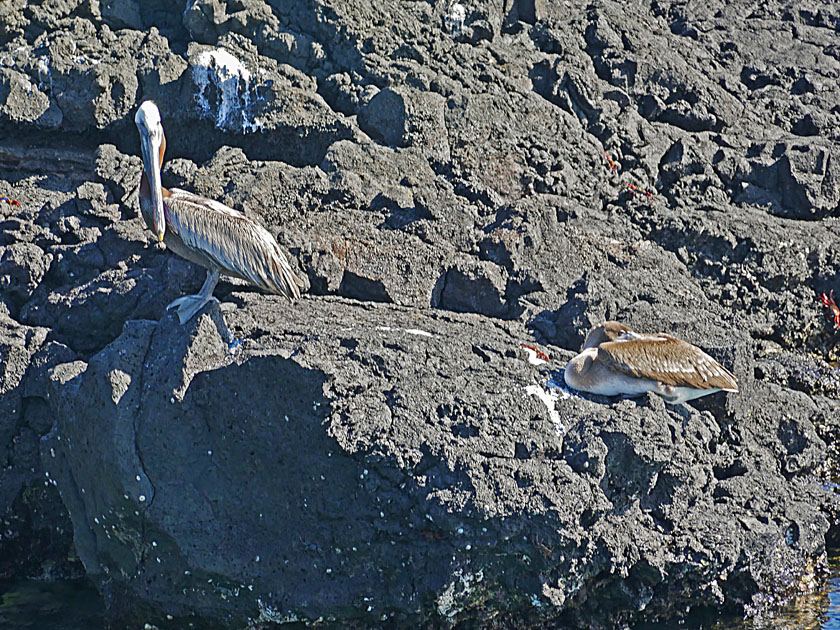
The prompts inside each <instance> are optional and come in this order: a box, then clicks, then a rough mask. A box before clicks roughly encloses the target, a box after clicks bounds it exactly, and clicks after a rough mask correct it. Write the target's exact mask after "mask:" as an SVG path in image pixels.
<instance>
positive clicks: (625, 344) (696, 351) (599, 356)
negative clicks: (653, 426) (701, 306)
mask: <svg viewBox="0 0 840 630" xmlns="http://www.w3.org/2000/svg"><path fill="white" fill-rule="evenodd" d="M564 376H565V380H566V384H567V385H569V386H570V387H574V388H575V389H579V390H582V391H585V392H591V393H593V394H601V395H602V396H618V395H619V394H624V395H628V396H638V395H639V394H644V393H645V392H655V393H657V394H659V395H660V396H662V398H664V399H665V402H667V403H668V404H671V405H679V404H681V403H684V402H686V401H688V400H692V399H694V398H699V397H700V396H705V395H707V394H714V393H715V392H718V391H721V390H723V391H727V392H737V391H738V382H737V381H736V380H735V377H734V376H733V375H732V373H731V372H730V371H729V370H727V369H726V368H725V367H723V366H722V365H721V364H720V363H718V362H717V361H715V360H714V359H713V358H712V357H710V356H709V355H708V354H706V353H705V352H703V351H702V350H701V349H700V348H698V347H697V346H693V345H691V344H690V343H688V342H685V341H682V340H681V339H677V338H676V337H672V336H671V335H666V334H664V333H657V334H655V335H642V334H639V333H636V332H633V331H632V330H630V329H629V328H628V327H627V326H625V325H623V324H619V323H618V322H612V321H610V322H604V323H603V324H600V325H599V326H595V327H594V328H593V329H592V330H590V331H589V334H588V335H586V341H584V342H583V348H582V350H581V353H580V354H579V355H577V356H576V357H574V358H573V359H572V360H571V361H569V364H568V365H567V366H566V372H565V375H564Z"/></svg>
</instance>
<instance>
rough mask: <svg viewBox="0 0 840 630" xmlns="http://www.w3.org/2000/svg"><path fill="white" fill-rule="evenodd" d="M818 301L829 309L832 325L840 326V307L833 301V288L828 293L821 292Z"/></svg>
mask: <svg viewBox="0 0 840 630" xmlns="http://www.w3.org/2000/svg"><path fill="white" fill-rule="evenodd" d="M820 302H822V305H823V306H825V307H826V308H827V309H828V310H830V311H831V315H832V318H833V319H834V325H835V326H837V327H838V328H840V307H838V306H837V304H835V302H834V289H832V290H831V291H830V292H829V294H828V295H826V294H825V293H823V294H822V295H821V296H820Z"/></svg>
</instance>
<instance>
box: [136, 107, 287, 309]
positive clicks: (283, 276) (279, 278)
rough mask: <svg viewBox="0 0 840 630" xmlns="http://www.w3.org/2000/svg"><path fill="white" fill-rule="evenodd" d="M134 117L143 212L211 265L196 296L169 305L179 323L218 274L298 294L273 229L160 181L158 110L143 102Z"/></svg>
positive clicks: (186, 253) (187, 252)
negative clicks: (140, 168)
mask: <svg viewBox="0 0 840 630" xmlns="http://www.w3.org/2000/svg"><path fill="white" fill-rule="evenodd" d="M134 122H135V123H136V124H137V129H138V130H139V131H140V150H141V152H142V153H143V176H142V177H141V178H140V213H141V214H142V215H143V219H144V220H145V221H146V225H147V226H148V228H149V229H150V230H152V232H154V233H155V235H156V236H157V237H158V240H159V241H163V242H164V243H165V244H166V246H167V247H168V248H169V249H171V250H172V251H173V252H175V253H176V254H178V255H179V256H180V257H181V258H186V259H187V260H189V261H190V262H193V263H196V264H199V265H201V266H202V267H206V268H207V279H206V280H205V281H204V285H203V286H202V287H201V290H200V291H199V292H198V294H197V295H185V296H183V297H180V298H178V299H177V300H175V301H174V302H172V303H171V304H170V305H169V306H167V307H166V309H167V310H170V309H173V308H177V309H178V318H179V319H180V320H181V324H184V323H186V322H187V321H188V320H189V319H190V318H191V317H192V316H193V315H195V314H196V313H197V312H198V311H199V310H201V308H202V307H203V306H204V305H205V304H207V302H209V301H211V300H215V299H216V298H214V297H213V289H215V288H216V283H217V282H218V281H219V274H220V273H223V274H227V275H229V276H234V277H236V278H242V279H243V280H246V281H248V282H250V283H251V284H254V285H256V286H258V287H260V288H261V289H264V290H265V291H270V292H272V293H279V294H280V295H284V296H286V297H287V298H289V299H290V300H293V299H295V298H298V297H300V287H302V286H303V283H302V282H301V280H300V279H299V278H298V277H297V276H296V275H295V274H294V273H293V272H292V268H291V267H290V266H289V263H288V261H287V260H286V257H285V256H284V255H283V252H281V251H280V248H279V247H278V245H277V242H276V241H275V240H274V238H273V237H272V236H271V234H270V233H269V232H268V230H266V229H265V228H264V227H262V226H261V225H260V224H259V223H257V222H256V221H254V220H253V219H251V218H250V217H248V216H246V215H245V214H243V213H241V212H238V211H236V210H234V209H233V208H228V207H227V206H226V205H224V204H221V203H219V202H217V201H213V200H211V199H206V198H204V197H200V196H198V195H196V194H194V193H191V192H187V191H186V190H181V189H179V188H172V189H170V190H167V189H166V188H164V187H163V186H161V183H160V166H161V164H162V163H163V153H164V151H166V138H165V137H164V135H163V124H162V123H161V120H160V111H158V108H157V105H155V104H154V103H153V102H152V101H145V102H144V103H143V104H142V105H141V106H140V109H138V110H137V114H136V115H135V116H134Z"/></svg>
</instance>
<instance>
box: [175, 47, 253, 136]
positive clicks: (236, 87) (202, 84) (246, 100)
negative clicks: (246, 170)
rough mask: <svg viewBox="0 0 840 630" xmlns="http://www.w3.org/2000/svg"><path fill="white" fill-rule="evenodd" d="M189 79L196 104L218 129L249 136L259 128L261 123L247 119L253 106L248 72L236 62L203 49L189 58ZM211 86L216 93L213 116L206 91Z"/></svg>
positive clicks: (226, 54) (223, 53) (220, 51)
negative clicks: (190, 78) (248, 134)
mask: <svg viewBox="0 0 840 630" xmlns="http://www.w3.org/2000/svg"><path fill="white" fill-rule="evenodd" d="M191 63H192V76H193V81H195V84H196V87H197V88H198V94H196V97H195V99H196V102H197V103H198V106H199V109H200V110H201V114H202V116H203V117H205V118H213V119H214V120H215V124H216V127H217V128H218V129H225V130H228V131H242V132H243V133H252V132H255V131H259V130H261V129H262V123H261V122H260V121H259V120H257V119H251V118H250V113H249V111H250V108H251V106H252V104H253V103H252V91H255V86H252V84H251V73H250V72H249V71H248V69H247V68H246V67H245V66H244V65H243V64H242V62H241V61H239V59H237V58H236V57H234V56H233V55H232V54H230V53H229V52H228V51H226V50H224V49H222V48H217V49H216V50H205V51H204V52H201V53H199V54H198V55H196V56H195V57H194V58H193V59H192V62H191ZM211 84H212V85H213V86H215V88H216V90H217V91H218V97H217V99H216V100H217V103H216V107H217V108H218V109H217V111H216V114H215V116H214V115H213V112H212V107H211V106H210V99H209V97H208V91H209V90H210V89H211V87H210V86H211Z"/></svg>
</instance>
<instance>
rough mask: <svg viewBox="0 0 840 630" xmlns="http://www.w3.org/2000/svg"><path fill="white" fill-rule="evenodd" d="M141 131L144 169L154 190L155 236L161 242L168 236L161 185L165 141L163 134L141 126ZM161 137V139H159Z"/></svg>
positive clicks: (139, 127) (153, 219) (153, 217)
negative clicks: (161, 159)
mask: <svg viewBox="0 0 840 630" xmlns="http://www.w3.org/2000/svg"><path fill="white" fill-rule="evenodd" d="M138 129H139V130H140V151H141V153H142V154H143V168H144V169H145V170H146V177H148V178H149V186H150V187H151V189H152V205H153V207H154V212H153V214H152V223H153V225H154V230H155V234H156V235H157V237H158V240H159V241H162V240H163V236H164V234H166V219H165V218H164V216H163V187H162V186H161V183H160V146H161V142H162V141H163V136H162V134H154V133H152V131H151V130H150V129H148V128H146V127H143V126H139V125H138ZM158 136H160V137H158Z"/></svg>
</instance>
